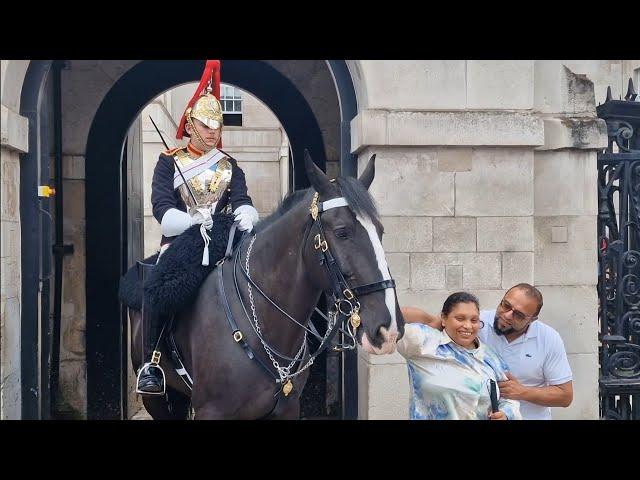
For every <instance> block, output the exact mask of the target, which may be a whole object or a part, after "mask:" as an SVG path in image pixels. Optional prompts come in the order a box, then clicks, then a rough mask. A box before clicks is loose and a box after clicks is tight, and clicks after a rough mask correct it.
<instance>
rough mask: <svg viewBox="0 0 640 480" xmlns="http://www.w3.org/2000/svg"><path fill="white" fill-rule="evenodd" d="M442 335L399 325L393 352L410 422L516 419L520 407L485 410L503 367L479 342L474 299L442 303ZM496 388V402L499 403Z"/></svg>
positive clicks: (505, 403) (507, 404) (502, 403)
mask: <svg viewBox="0 0 640 480" xmlns="http://www.w3.org/2000/svg"><path fill="white" fill-rule="evenodd" d="M441 320H442V326H443V330H442V331H440V330H436V329H434V328H432V327H430V326H428V325H424V324H422V323H408V324H406V325H405V333H404V337H402V339H401V340H400V341H399V342H398V352H399V353H400V354H401V355H402V356H403V357H405V358H406V359H407V366H408V369H409V383H410V385H411V411H410V418H411V419H412V420H445V419H451V420H487V419H490V420H521V419H522V416H521V415H520V404H519V402H517V401H515V400H507V399H499V400H498V409H497V410H498V411H496V412H492V411H491V410H492V409H491V397H490V389H491V381H494V382H496V383H497V382H498V381H502V380H506V379H507V377H506V375H505V372H506V371H507V366H506V364H505V363H504V362H503V361H502V359H501V358H500V357H499V356H498V355H497V354H496V353H495V352H494V351H493V350H492V349H491V348H489V347H488V346H487V345H484V344H482V343H480V340H479V339H478V331H479V330H480V326H481V322H480V307H479V302H478V299H477V298H476V297H475V296H474V295H472V294H470V293H467V292H457V293H454V294H452V295H450V296H449V298H447V300H446V301H445V302H444V305H443V307H442V314H441ZM499 395H500V393H499V391H498V387H497V385H496V398H499Z"/></svg>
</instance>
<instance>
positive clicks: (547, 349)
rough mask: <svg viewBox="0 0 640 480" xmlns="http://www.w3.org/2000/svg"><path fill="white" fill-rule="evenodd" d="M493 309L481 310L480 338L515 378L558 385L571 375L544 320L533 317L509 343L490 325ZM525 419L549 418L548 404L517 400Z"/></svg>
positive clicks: (536, 384)
mask: <svg viewBox="0 0 640 480" xmlns="http://www.w3.org/2000/svg"><path fill="white" fill-rule="evenodd" d="M495 315H496V311H495V310H482V311H481V312H480V319H481V320H482V321H483V322H484V327H483V328H482V329H481V330H480V334H479V335H480V340H481V341H483V342H485V343H486V344H488V345H490V346H491V347H492V348H493V349H494V350H495V351H496V352H497V353H498V355H500V357H502V359H503V360H504V361H505V363H506V364H507V365H508V366H509V370H510V371H511V373H512V374H513V375H514V377H516V379H517V380H518V381H519V382H520V383H521V384H522V385H525V386H527V387H546V386H549V385H560V384H562V383H566V382H568V381H570V380H571V379H572V373H571V367H570V366H569V361H568V360H567V353H566V351H565V349H564V343H563V342H562V338H560V334H559V333H558V332H556V331H555V330H554V329H553V328H552V327H550V326H549V325H547V324H546V323H542V322H541V321H540V320H536V321H534V322H532V323H531V325H529V329H528V330H527V331H526V333H525V334H524V335H521V336H520V337H518V338H516V339H515V340H514V341H513V342H511V343H509V342H508V341H507V339H506V338H505V337H504V335H498V334H497V333H496V332H495V330H494V329H493V321H494V319H495ZM520 412H521V413H522V418H523V419H525V420H551V408H550V407H543V406H542V405H536V404H534V403H530V402H526V401H523V400H521V401H520Z"/></svg>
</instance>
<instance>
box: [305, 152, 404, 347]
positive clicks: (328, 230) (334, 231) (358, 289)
mask: <svg viewBox="0 0 640 480" xmlns="http://www.w3.org/2000/svg"><path fill="white" fill-rule="evenodd" d="M305 167H306V172H307V177H308V178H309V181H310V183H311V186H312V187H313V189H314V190H315V191H316V192H317V194H315V197H314V200H313V202H312V206H311V216H312V217H314V213H315V217H316V218H315V219H314V224H313V226H312V227H311V230H310V235H309V238H310V239H313V242H307V243H308V244H309V245H307V247H306V248H305V258H306V259H307V262H308V266H309V269H308V270H309V272H310V275H311V276H312V277H313V278H312V281H313V283H314V284H316V285H317V286H319V287H320V288H322V289H323V290H331V291H333V292H334V295H335V296H337V297H338V298H340V301H339V302H338V307H339V308H340V310H341V311H342V313H344V314H345V315H348V314H349V313H350V312H353V313H355V315H351V325H352V328H353V327H359V328H357V329H356V335H357V336H356V338H357V340H358V343H360V345H362V347H363V348H364V350H365V351H367V352H369V353H373V354H382V353H392V352H394V351H395V346H396V341H397V339H398V338H399V337H401V336H402V334H403V333H404V319H403V317H402V313H401V312H400V308H399V306H398V301H397V298H396V292H395V284H394V282H393V280H392V278H391V274H390V272H389V267H388V266H387V260H386V258H385V254H384V250H383V248H382V234H383V227H382V224H381V223H380V220H379V219H378V214H377V211H376V207H375V203H374V202H373V199H372V198H371V196H370V195H369V192H368V191H367V190H368V188H369V185H371V182H372V181H373V177H374V175H375V155H373V156H372V157H371V158H370V159H369V163H368V164H367V167H366V168H365V170H364V172H363V173H362V175H361V176H360V178H359V179H357V180H356V179H355V178H348V177H339V178H337V179H336V180H335V181H331V180H329V178H327V176H326V175H325V174H324V173H323V172H322V170H320V169H319V168H318V167H317V166H316V165H315V164H314V163H313V161H312V160H311V158H310V157H309V155H308V153H307V152H306V151H305ZM314 206H315V207H318V208H317V209H316V210H315V212H314ZM332 259H335V263H334V266H332V265H331V263H332ZM321 260H322V262H323V263H321V262H320V261H321ZM359 322H361V323H359Z"/></svg>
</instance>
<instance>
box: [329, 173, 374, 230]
mask: <svg viewBox="0 0 640 480" xmlns="http://www.w3.org/2000/svg"><path fill="white" fill-rule="evenodd" d="M336 183H337V184H338V186H339V187H340V191H341V192H342V196H343V197H344V198H345V199H346V200H347V203H349V206H350V207H351V209H352V210H353V212H354V213H355V214H356V215H360V216H361V217H368V218H370V219H372V220H379V216H378V208H377V207H376V203H375V201H374V200H373V197H372V196H371V195H370V194H369V192H368V191H367V190H366V189H365V188H364V187H363V186H362V184H361V183H360V182H359V181H358V180H357V179H355V178H353V177H338V178H337V179H336Z"/></svg>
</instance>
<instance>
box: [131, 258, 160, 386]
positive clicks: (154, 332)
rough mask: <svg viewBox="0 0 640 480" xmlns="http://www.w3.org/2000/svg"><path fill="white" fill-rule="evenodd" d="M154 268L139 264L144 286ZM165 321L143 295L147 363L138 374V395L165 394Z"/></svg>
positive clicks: (145, 357)
mask: <svg viewBox="0 0 640 480" xmlns="http://www.w3.org/2000/svg"><path fill="white" fill-rule="evenodd" d="M154 267H155V265H150V264H146V263H141V262H138V268H139V269H140V272H141V274H142V284H143V285H144V281H145V279H146V278H147V277H148V275H149V273H150V272H151V269H152V268H154ZM164 320H165V319H164V317H163V316H161V315H159V314H158V313H157V312H155V311H154V310H153V309H152V308H149V306H148V305H146V304H145V300H144V294H143V300H142V346H143V353H144V360H146V363H145V364H144V365H142V367H141V368H140V371H139V372H138V385H137V388H136V393H140V394H143V395H164V393H165V376H164V371H163V370H162V367H160V356H161V354H160V350H159V348H158V343H159V341H160V335H161V332H162V327H163V325H164Z"/></svg>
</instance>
